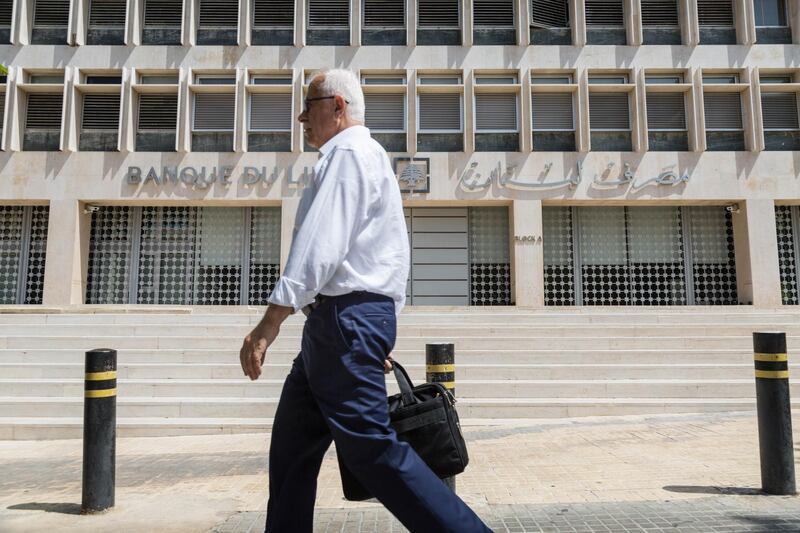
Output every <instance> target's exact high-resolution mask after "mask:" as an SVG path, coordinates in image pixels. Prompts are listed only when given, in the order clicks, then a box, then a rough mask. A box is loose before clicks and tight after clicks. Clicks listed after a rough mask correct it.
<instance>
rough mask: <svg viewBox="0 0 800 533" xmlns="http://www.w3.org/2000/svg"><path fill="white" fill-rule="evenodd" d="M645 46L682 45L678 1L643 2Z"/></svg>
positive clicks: (643, 36)
mask: <svg viewBox="0 0 800 533" xmlns="http://www.w3.org/2000/svg"><path fill="white" fill-rule="evenodd" d="M641 3H642V38H643V43H644V44H681V27H680V16H679V13H680V11H679V9H678V0H641Z"/></svg>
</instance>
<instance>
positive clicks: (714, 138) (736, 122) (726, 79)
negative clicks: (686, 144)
mask: <svg viewBox="0 0 800 533" xmlns="http://www.w3.org/2000/svg"><path fill="white" fill-rule="evenodd" d="M738 81H739V78H738V76H736V75H733V74H730V75H725V74H722V75H707V76H703V85H704V90H703V111H704V114H705V122H706V150H708V151H713V152H716V151H737V150H744V149H745V142H744V122H743V120H742V98H741V95H740V94H739V92H738V89H737V88H736V87H733V86H735V85H737V84H738ZM724 85H731V86H732V90H725V89H724V88H723V87H721V86H724ZM714 86H717V87H714Z"/></svg>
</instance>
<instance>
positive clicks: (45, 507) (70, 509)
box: [8, 502, 81, 514]
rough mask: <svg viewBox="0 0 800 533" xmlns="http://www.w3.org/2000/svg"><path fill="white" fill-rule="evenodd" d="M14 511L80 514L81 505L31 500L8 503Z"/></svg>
mask: <svg viewBox="0 0 800 533" xmlns="http://www.w3.org/2000/svg"><path fill="white" fill-rule="evenodd" d="M8 508H9V509H12V510H15V511H44V512H46V513H61V514H81V506H80V505H79V504H77V503H45V502H31V503H18V504H16V505H9V506H8Z"/></svg>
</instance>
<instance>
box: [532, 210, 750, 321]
mask: <svg viewBox="0 0 800 533" xmlns="http://www.w3.org/2000/svg"><path fill="white" fill-rule="evenodd" d="M543 218H544V254H545V301H546V303H547V305H686V304H690V305H694V304H699V305H713V304H736V303H737V294H736V266H735V263H734V250H733V231H732V226H731V220H730V215H729V214H728V213H726V212H725V210H724V209H723V208H722V207H664V206H652V207H650V206H648V207H545V208H544V213H543Z"/></svg>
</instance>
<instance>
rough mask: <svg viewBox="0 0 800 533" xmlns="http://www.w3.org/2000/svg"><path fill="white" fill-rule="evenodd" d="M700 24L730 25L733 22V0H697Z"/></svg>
mask: <svg viewBox="0 0 800 533" xmlns="http://www.w3.org/2000/svg"><path fill="white" fill-rule="evenodd" d="M697 17H698V20H699V22H700V26H724V27H731V26H733V25H734V23H735V19H734V14H733V0H697Z"/></svg>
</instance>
